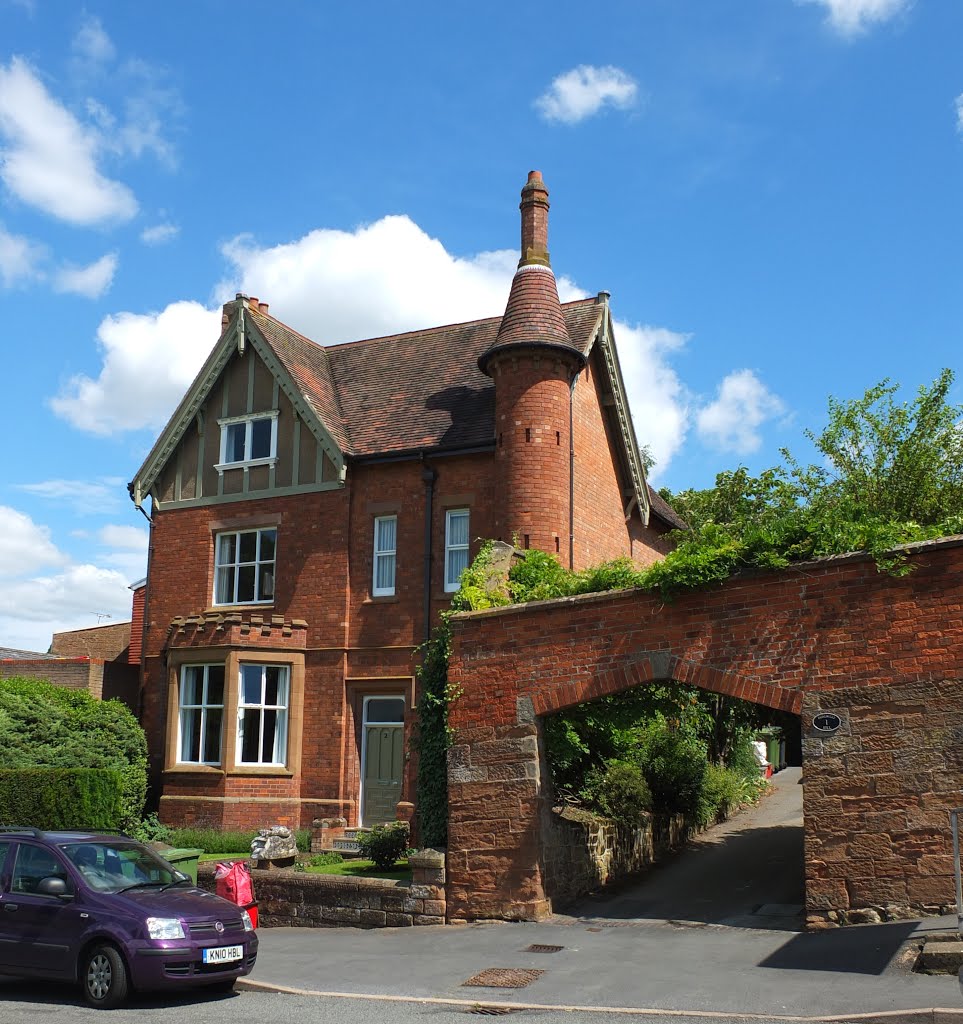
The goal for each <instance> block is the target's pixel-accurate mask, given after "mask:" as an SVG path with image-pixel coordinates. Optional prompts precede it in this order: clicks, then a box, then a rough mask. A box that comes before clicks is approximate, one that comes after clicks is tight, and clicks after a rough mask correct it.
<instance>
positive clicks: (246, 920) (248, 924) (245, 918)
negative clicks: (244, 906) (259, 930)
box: [241, 910, 254, 932]
mask: <svg viewBox="0 0 963 1024" xmlns="http://www.w3.org/2000/svg"><path fill="white" fill-rule="evenodd" d="M241 921H242V923H243V924H244V930H245V931H246V932H253V931H254V922H253V921H252V920H251V915H250V914H249V913H248V912H247V911H246V910H242V911H241Z"/></svg>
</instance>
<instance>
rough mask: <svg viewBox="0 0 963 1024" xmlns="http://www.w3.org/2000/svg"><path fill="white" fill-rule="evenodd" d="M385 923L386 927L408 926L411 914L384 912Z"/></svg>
mask: <svg viewBox="0 0 963 1024" xmlns="http://www.w3.org/2000/svg"><path fill="white" fill-rule="evenodd" d="M385 925H386V926H387V927H388V928H410V927H411V914H397V913H388V914H385Z"/></svg>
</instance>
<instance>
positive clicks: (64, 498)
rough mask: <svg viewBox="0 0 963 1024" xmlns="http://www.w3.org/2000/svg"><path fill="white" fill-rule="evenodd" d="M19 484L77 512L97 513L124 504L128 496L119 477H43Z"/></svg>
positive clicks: (38, 496) (18, 488)
mask: <svg viewBox="0 0 963 1024" xmlns="http://www.w3.org/2000/svg"><path fill="white" fill-rule="evenodd" d="M16 486H17V490H18V491H23V492H24V493H25V494H32V495H33V496H34V497H37V498H42V499H44V500H45V501H53V502H57V503H58V504H66V505H69V506H70V508H71V509H72V510H73V511H74V512H75V513H76V514H78V515H96V514H98V513H102V512H108V511H111V510H112V509H115V508H119V507H122V506H123V503H124V500H126V496H127V487H126V483H125V481H124V479H123V477H119V476H105V477H101V478H100V479H99V480H63V479H60V480H42V481H40V482H39V483H35V484H17V485H16Z"/></svg>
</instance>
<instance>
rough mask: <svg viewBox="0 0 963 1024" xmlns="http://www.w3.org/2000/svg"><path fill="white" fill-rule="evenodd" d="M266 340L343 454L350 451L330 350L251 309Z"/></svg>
mask: <svg viewBox="0 0 963 1024" xmlns="http://www.w3.org/2000/svg"><path fill="white" fill-rule="evenodd" d="M248 316H249V317H250V318H251V319H252V320H253V321H254V323H255V324H256V325H257V327H258V329H259V330H260V332H261V333H262V334H263V335H264V338H265V340H266V341H267V342H268V344H269V345H270V346H271V348H272V349H273V350H274V353H275V355H276V356H277V357H278V358H279V359H280V360H281V362H282V363H283V364H284V366H285V368H286V369H287V371H288V373H289V374H290V375H291V377H292V378H293V379H294V381H295V382H296V383H297V385H298V387H299V388H300V390H301V393H302V395H304V397H305V399H306V400H307V402H308V404H309V405H310V406H311V408H312V409H313V410H314V411H315V413H316V414H317V416H318V418H319V419H320V420H321V422H322V423H323V424H324V425H325V427H327V429H328V431H329V432H330V434H331V436H332V438H333V439H334V440H335V442H337V445H338V447H339V448H340V449H341V450H342V451H343V452H350V451H351V435H350V432H349V430H348V425H347V422H346V420H345V418H344V413H343V412H342V410H341V403H340V401H339V400H338V391H337V388H336V387H335V385H334V381H333V380H332V378H331V367H330V364H329V362H328V354H327V350H326V349H324V348H322V347H321V346H320V345H316V344H315V343H314V342H313V341H310V340H309V339H308V338H305V337H304V335H303V334H298V332H297V331H294V330H292V329H291V328H290V327H288V326H287V325H286V324H282V323H281V322H280V321H279V320H275V319H274V317H273V316H268V315H267V314H265V313H260V312H257V311H254V310H251V309H249V310H248Z"/></svg>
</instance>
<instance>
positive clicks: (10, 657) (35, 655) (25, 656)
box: [0, 647, 57, 661]
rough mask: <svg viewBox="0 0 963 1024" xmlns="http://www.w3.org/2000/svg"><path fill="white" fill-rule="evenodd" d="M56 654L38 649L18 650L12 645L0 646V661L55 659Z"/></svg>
mask: <svg viewBox="0 0 963 1024" xmlns="http://www.w3.org/2000/svg"><path fill="white" fill-rule="evenodd" d="M56 660H57V655H56V654H41V653H40V652H39V651H18V650H17V649H16V648H14V647H0V661H56Z"/></svg>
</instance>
